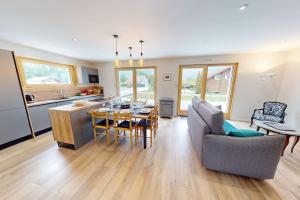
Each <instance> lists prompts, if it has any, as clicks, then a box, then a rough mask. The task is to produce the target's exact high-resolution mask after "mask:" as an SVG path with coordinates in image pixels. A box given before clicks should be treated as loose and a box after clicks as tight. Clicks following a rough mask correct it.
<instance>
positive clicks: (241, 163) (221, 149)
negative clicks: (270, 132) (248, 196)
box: [202, 134, 284, 179]
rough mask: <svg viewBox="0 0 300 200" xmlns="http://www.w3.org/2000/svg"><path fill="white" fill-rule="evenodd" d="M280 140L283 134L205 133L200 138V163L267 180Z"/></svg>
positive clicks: (274, 168) (278, 149)
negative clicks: (251, 135)
mask: <svg viewBox="0 0 300 200" xmlns="http://www.w3.org/2000/svg"><path fill="white" fill-rule="evenodd" d="M283 141H284V136H283V135H275V136H265V137H247V138H239V137H230V136H219V135H212V134H209V135H206V136H205V137H204V145H203V158H202V159H203V165H204V166H205V167H206V168H208V169H212V170H217V171H222V172H227V173H231V174H237V175H242V176H248V177H253V178H258V179H261V178H263V179H271V178H273V177H274V174H275V172H276V168H277V164H278V161H279V159H280V153H281V151H282V148H283V144H284V143H283Z"/></svg>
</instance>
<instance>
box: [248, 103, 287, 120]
mask: <svg viewBox="0 0 300 200" xmlns="http://www.w3.org/2000/svg"><path fill="white" fill-rule="evenodd" d="M286 108H287V105H286V104H285V103H281V102H271V101H268V102H265V103H264V106H263V108H262V109H255V110H254V112H253V114H252V117H251V124H250V126H252V125H253V121H254V120H259V121H271V122H277V123H284V117H285V115H286V113H285V110H286Z"/></svg>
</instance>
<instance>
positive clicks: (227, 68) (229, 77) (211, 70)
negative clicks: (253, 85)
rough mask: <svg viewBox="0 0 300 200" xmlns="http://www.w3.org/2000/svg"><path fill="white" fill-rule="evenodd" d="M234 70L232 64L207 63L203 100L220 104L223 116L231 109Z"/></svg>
mask: <svg viewBox="0 0 300 200" xmlns="http://www.w3.org/2000/svg"><path fill="white" fill-rule="evenodd" d="M235 72H236V71H235V67H234V65H209V66H208V69H207V78H206V90H205V100H206V101H208V102H209V103H211V104H212V105H214V106H220V107H221V108H222V111H223V112H224V116H225V118H229V113H230V110H231V101H232V94H233V86H234V80H235Z"/></svg>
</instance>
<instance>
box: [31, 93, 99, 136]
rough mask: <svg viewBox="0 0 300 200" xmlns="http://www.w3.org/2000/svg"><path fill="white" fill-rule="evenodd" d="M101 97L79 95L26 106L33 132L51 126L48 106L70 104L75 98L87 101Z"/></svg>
mask: <svg viewBox="0 0 300 200" xmlns="http://www.w3.org/2000/svg"><path fill="white" fill-rule="evenodd" d="M100 99H103V98H102V97H99V96H92V97H89V96H87V97H81V98H79V99H70V100H66V101H62V102H56V103H50V104H44V105H38V106H31V107H29V108H28V110H29V115H30V119H31V123H32V126H33V130H34V132H35V133H37V132H39V131H43V130H46V129H48V128H51V122H50V118H49V113H48V109H49V108H54V107H59V106H65V105H69V104H72V103H73V101H76V100H88V101H93V100H100Z"/></svg>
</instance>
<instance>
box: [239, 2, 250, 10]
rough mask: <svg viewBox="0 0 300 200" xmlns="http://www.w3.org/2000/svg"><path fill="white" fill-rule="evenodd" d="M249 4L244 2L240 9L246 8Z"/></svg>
mask: <svg viewBox="0 0 300 200" xmlns="http://www.w3.org/2000/svg"><path fill="white" fill-rule="evenodd" d="M248 6H249V5H248V4H247V3H245V4H243V5H242V6H241V7H240V8H239V9H240V10H242V11H243V10H245V9H246V8H247V7H248Z"/></svg>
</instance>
